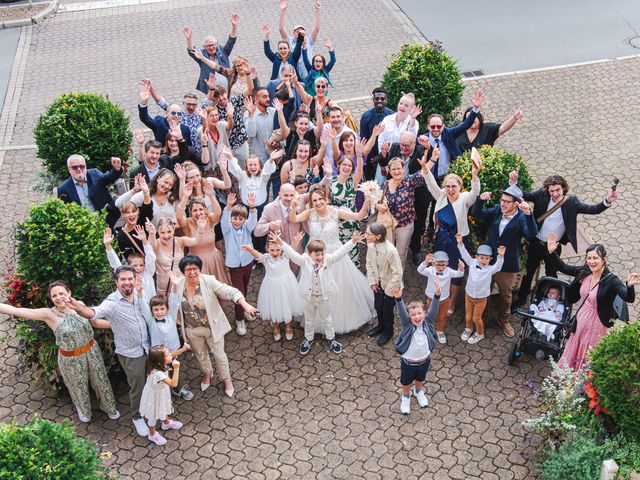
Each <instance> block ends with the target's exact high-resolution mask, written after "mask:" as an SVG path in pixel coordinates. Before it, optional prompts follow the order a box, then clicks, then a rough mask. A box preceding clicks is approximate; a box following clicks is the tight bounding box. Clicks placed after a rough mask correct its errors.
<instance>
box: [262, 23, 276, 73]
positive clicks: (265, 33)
mask: <svg viewBox="0 0 640 480" xmlns="http://www.w3.org/2000/svg"><path fill="white" fill-rule="evenodd" d="M270 31H271V29H270V27H269V24H268V23H265V24H264V25H263V27H262V47H263V50H264V54H265V56H266V57H267V58H268V59H269V60H271V63H273V61H274V60H275V59H276V54H275V53H273V50H271V45H270V44H269V33H270Z"/></svg>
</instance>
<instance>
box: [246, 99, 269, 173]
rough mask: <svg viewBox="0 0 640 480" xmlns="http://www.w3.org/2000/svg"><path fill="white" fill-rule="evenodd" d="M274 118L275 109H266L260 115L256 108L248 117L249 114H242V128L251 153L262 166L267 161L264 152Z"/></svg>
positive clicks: (267, 157)
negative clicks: (249, 144)
mask: <svg viewBox="0 0 640 480" xmlns="http://www.w3.org/2000/svg"><path fill="white" fill-rule="evenodd" d="M275 116H276V109H275V108H273V107H267V109H266V111H265V112H264V113H262V112H261V111H260V110H259V109H258V108H256V111H255V112H254V114H253V117H250V116H249V112H244V126H245V128H246V129H247V136H248V137H249V138H251V140H252V142H251V151H252V152H253V154H254V155H255V156H256V157H258V158H259V159H260V161H261V162H262V164H263V165H264V164H265V163H267V160H269V154H268V153H267V150H266V148H265V147H266V143H267V140H269V138H270V137H271V134H272V133H273V119H274V117H275Z"/></svg>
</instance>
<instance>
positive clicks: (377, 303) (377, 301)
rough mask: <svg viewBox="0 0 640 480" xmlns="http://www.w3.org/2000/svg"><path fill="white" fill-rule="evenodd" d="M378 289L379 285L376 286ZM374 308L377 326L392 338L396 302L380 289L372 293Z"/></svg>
mask: <svg viewBox="0 0 640 480" xmlns="http://www.w3.org/2000/svg"><path fill="white" fill-rule="evenodd" d="M378 286H379V287H380V285H378ZM373 304H374V307H375V309H376V313H377V314H378V325H379V326H381V327H382V332H383V333H386V334H388V335H389V336H393V308H394V307H395V305H396V300H395V299H394V298H393V297H390V296H389V295H387V294H386V293H384V290H382V287H380V291H378V292H375V293H374V303H373Z"/></svg>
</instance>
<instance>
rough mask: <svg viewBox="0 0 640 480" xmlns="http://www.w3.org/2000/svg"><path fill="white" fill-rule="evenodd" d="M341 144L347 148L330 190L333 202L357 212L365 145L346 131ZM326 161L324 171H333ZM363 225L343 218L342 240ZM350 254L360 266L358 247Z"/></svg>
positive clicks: (333, 177)
mask: <svg viewBox="0 0 640 480" xmlns="http://www.w3.org/2000/svg"><path fill="white" fill-rule="evenodd" d="M343 137H345V138H343ZM340 144H341V147H342V146H343V144H346V145H344V146H345V147H346V148H344V147H343V148H344V150H343V153H342V154H341V155H340V157H339V158H338V161H337V162H336V165H337V167H338V174H337V175H332V176H331V183H330V186H329V191H330V192H331V203H332V204H333V205H335V206H336V207H339V208H346V209H348V210H351V211H352V212H357V211H358V209H357V208H356V193H357V188H358V185H359V184H360V180H361V179H362V171H363V166H364V162H363V160H362V153H363V148H364V145H363V144H361V143H357V142H356V139H355V135H353V134H351V132H345V133H343V134H342V136H341V138H340ZM345 150H346V151H345ZM348 153H354V155H348ZM325 163H326V164H325V165H324V166H323V169H324V171H325V172H331V161H330V160H329V159H328V158H325ZM354 163H355V165H354ZM361 226H362V222H359V221H357V220H353V221H352V220H341V221H340V230H339V234H340V242H341V243H345V242H347V241H349V240H350V239H351V237H352V236H353V232H355V231H356V230H359V229H360V228H361ZM349 256H350V257H351V260H353V263H355V264H356V266H357V267H358V268H360V259H359V251H358V249H357V248H354V249H352V250H351V251H350V252H349Z"/></svg>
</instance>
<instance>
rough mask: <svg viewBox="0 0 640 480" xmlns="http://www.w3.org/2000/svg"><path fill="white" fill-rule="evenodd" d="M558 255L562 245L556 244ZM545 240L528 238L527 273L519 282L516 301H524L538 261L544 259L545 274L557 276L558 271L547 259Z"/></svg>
mask: <svg viewBox="0 0 640 480" xmlns="http://www.w3.org/2000/svg"><path fill="white" fill-rule="evenodd" d="M556 252H557V253H558V255H560V253H561V252H562V245H558V249H557V250H556ZM547 254H548V250H547V242H543V241H542V240H540V239H539V238H537V237H536V238H534V239H533V240H529V251H528V254H527V273H526V274H525V276H524V277H523V278H522V282H521V283H520V291H519V292H518V300H517V301H518V303H526V301H527V297H528V296H529V292H530V291H531V282H532V281H533V276H534V275H535V273H536V270H537V269H538V267H539V266H540V262H543V261H544V268H545V275H547V276H549V277H557V276H558V271H557V270H556V269H555V268H554V267H553V266H552V265H551V262H549V260H548V259H547Z"/></svg>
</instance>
